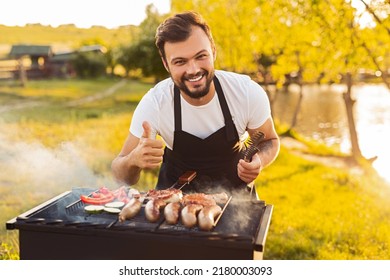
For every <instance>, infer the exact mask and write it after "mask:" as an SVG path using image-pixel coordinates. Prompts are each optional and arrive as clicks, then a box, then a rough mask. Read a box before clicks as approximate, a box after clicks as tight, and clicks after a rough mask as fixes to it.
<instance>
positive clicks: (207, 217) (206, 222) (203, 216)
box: [198, 205, 222, 231]
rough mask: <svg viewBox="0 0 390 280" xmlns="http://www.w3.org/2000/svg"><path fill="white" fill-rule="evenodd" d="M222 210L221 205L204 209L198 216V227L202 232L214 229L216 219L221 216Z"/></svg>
mask: <svg viewBox="0 0 390 280" xmlns="http://www.w3.org/2000/svg"><path fill="white" fill-rule="evenodd" d="M221 212H222V209H221V207H220V206H219V205H212V206H206V207H204V208H203V209H202V210H201V211H200V212H199V215H198V226H199V228H200V229H201V230H205V231H208V230H211V229H212V228H213V227H214V221H215V218H216V217H217V216H218V215H219V214H221Z"/></svg>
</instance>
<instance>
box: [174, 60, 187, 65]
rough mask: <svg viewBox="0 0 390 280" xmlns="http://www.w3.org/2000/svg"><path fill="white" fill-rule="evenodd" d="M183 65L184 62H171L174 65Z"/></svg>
mask: <svg viewBox="0 0 390 280" xmlns="http://www.w3.org/2000/svg"><path fill="white" fill-rule="evenodd" d="M184 63H185V62H184V60H175V62H173V64H174V65H183V64H184Z"/></svg>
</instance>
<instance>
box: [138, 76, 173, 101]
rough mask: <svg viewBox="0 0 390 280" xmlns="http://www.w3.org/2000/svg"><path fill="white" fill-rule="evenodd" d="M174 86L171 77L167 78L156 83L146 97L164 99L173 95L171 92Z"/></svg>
mask: <svg viewBox="0 0 390 280" xmlns="http://www.w3.org/2000/svg"><path fill="white" fill-rule="evenodd" d="M172 88H173V82H172V79H171V78H166V79H165V80H162V81H160V82H158V83H157V84H155V85H154V86H153V87H152V88H151V89H149V91H148V92H147V93H146V95H145V96H146V97H148V98H153V99H158V100H162V99H165V98H170V97H171V92H172Z"/></svg>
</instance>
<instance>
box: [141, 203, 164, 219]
mask: <svg viewBox="0 0 390 280" xmlns="http://www.w3.org/2000/svg"><path fill="white" fill-rule="evenodd" d="M165 205H166V202H165V201H164V200H162V199H151V200H149V201H148V202H147V203H146V205H145V217H146V219H147V220H148V221H149V222H152V223H154V222H156V221H157V220H158V219H159V218H160V210H161V209H162V208H163V207H164V206H165Z"/></svg>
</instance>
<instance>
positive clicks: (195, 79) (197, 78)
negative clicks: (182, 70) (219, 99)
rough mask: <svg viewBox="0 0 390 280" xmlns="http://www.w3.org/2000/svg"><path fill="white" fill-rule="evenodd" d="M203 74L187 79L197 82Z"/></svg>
mask: <svg viewBox="0 0 390 280" xmlns="http://www.w3.org/2000/svg"><path fill="white" fill-rule="evenodd" d="M202 77H203V75H201V76H198V77H195V78H193V79H188V80H189V81H190V82H197V81H200V79H202Z"/></svg>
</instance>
